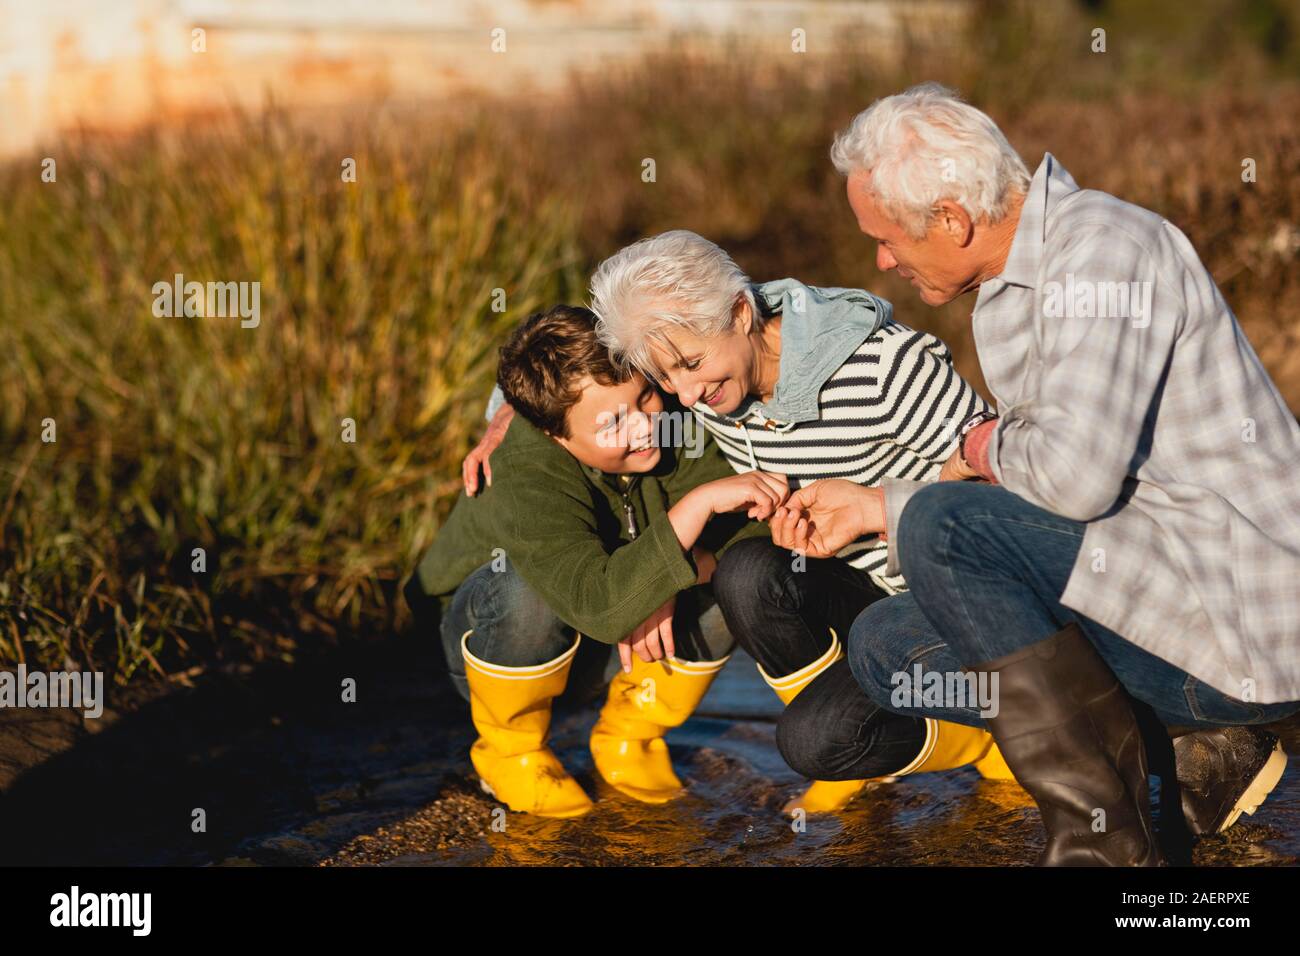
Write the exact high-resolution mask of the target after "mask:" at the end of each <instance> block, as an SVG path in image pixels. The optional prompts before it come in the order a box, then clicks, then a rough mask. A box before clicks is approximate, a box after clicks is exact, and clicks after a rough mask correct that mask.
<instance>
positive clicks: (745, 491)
mask: <svg viewBox="0 0 1300 956" xmlns="http://www.w3.org/2000/svg"><path fill="white" fill-rule="evenodd" d="M696 490H697V491H698V492H699V493H700V494H701V495H702V496H704V498H705V500H707V501H708V503H709V511H710V513H712V514H715V515H716V514H724V513H725V512H728V511H739V510H740V509H742V508H745V507H746V506H748V510H747V511H746V514H748V515H749V517H751V518H757V519H759V520H760V521H766V520H767V519H768V518H770V517H771V516H772V513H773V512H774V511H776V509H777V508H778V507H780V506H781V505H782V504H783V503H784V502H785V500H786V499H787V498H789V497H790V484H789V482H788V481H787V480H786V477H785V475H774V474H771V473H770V472H766V471H747V472H745V473H744V474H743V475H732V476H731V477H730V478H719V479H718V480H717V481H710V482H709V483H708V484H705V485H700V486H699V488H697V489H696Z"/></svg>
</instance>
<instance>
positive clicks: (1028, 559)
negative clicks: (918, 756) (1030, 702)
mask: <svg viewBox="0 0 1300 956" xmlns="http://www.w3.org/2000/svg"><path fill="white" fill-rule="evenodd" d="M1085 527H1086V525H1085V524H1083V523H1082V522H1078V521H1072V520H1070V519H1069V518H1062V517H1060V516H1059V515H1055V514H1052V513H1051V512H1049V511H1044V510H1043V509H1042V508H1038V507H1036V506H1034V505H1032V504H1030V503H1029V502H1027V501H1025V500H1024V499H1023V498H1020V497H1018V496H1016V495H1014V494H1012V493H1011V492H1010V491H1007V490H1006V489H1005V488H1002V487H1000V486H997V485H988V484H983V483H973V482H943V483H940V484H935V485H932V486H930V487H927V488H924V489H922V490H921V491H920V492H918V493H917V494H916V495H914V496H913V497H912V498H911V499H910V500H909V501H908V503H907V506H906V507H905V508H904V509H903V513H902V515H901V516H900V517H899V528H898V547H899V551H900V554H899V557H900V564H901V565H902V571H903V575H904V577H906V578H907V582H908V586H909V588H910V591H909V592H908V593H905V594H899V595H895V596H894V597H890V598H887V599H886V600H883V601H878V602H876V603H875V604H872V605H871V606H869V607H868V608H866V609H865V610H864V611H863V612H862V613H861V614H860V615H858V617H857V620H855V621H854V622H853V627H852V630H851V632H850V636H849V647H848V656H849V665H850V667H851V668H852V671H853V676H854V678H855V679H856V680H857V681H858V683H859V684H860V685H861V686H862V688H863V690H865V691H866V693H867V694H868V695H869V696H870V697H872V698H873V699H874V700H875V701H876V702H877V703H879V704H880V705H881V706H883V707H888V708H890V709H893V710H895V711H896V712H897V713H906V714H913V715H915V714H918V712H920V711H919V710H918V707H917V706H916V702H915V701H912V702H911V703H910V705H909V704H908V703H907V702H904V704H903V706H901V707H899V706H896V705H895V702H894V701H891V697H892V696H894V691H895V688H896V687H897V686H898V684H897V680H898V679H897V678H896V675H899V674H907V675H914V674H915V673H916V671H915V667H916V665H918V664H919V665H920V666H921V671H922V673H924V674H942V675H948V674H955V673H957V672H960V670H961V669H962V667H963V666H966V667H970V668H974V669H976V670H978V665H980V664H982V663H984V662H986V661H990V660H993V659H995V658H999V657H1003V656H1004V655H1007V654H1010V653H1012V652H1013V651H1016V650H1019V649H1020V648H1022V647H1026V646H1028V645H1030V644H1035V643H1037V642H1038V641H1041V640H1043V639H1044V638H1047V637H1050V636H1051V635H1052V634H1054V633H1056V632H1057V631H1059V630H1061V629H1062V628H1064V627H1065V626H1066V625H1068V624H1070V623H1074V624H1077V625H1078V626H1079V628H1080V629H1081V630H1082V631H1083V633H1084V634H1085V635H1086V636H1087V638H1088V639H1089V640H1090V641H1091V642H1092V644H1093V646H1094V647H1096V649H1097V652H1098V653H1099V654H1100V655H1101V657H1102V658H1103V659H1104V660H1105V661H1106V663H1107V664H1108V665H1109V666H1110V669H1111V670H1112V671H1114V673H1115V676H1116V677H1117V678H1118V679H1119V681H1120V683H1121V684H1123V685H1124V687H1125V688H1126V689H1127V690H1128V692H1129V694H1130V695H1131V696H1132V697H1134V698H1135V699H1137V700H1139V701H1143V702H1145V703H1146V704H1148V705H1150V707H1151V708H1152V710H1154V712H1155V714H1156V716H1157V717H1158V718H1159V719H1160V720H1161V721H1162V722H1163V723H1165V724H1166V725H1178V726H1204V727H1210V726H1224V725H1228V724H1262V723H1270V722H1272V721H1275V720H1280V719H1281V718H1283V717H1286V716H1288V715H1290V714H1293V713H1295V712H1296V711H1300V701H1298V702H1288V703H1275V704H1258V703H1251V702H1248V701H1241V700H1237V699H1235V698H1233V697H1229V696H1227V695H1226V694H1223V693H1221V692H1219V691H1217V690H1215V689H1214V688H1212V687H1210V686H1209V685H1207V684H1205V683H1203V682H1202V681H1199V680H1197V679H1196V678H1195V677H1193V676H1191V675H1190V674H1188V673H1187V672H1186V671H1183V670H1180V669H1179V668H1177V667H1175V666H1174V665H1173V664H1170V663H1169V662H1168V661H1165V660H1163V659H1161V658H1159V657H1156V656H1155V655H1154V654H1151V653H1149V652H1148V651H1145V650H1143V649H1142V648H1140V647H1138V646H1137V645H1136V644H1133V643H1131V642H1129V641H1126V640H1125V639H1124V638H1123V637H1122V636H1121V635H1119V634H1116V633H1115V632H1114V631H1111V630H1109V629H1107V628H1105V627H1102V626H1101V625H1100V624H1098V623H1097V622H1096V621H1093V620H1091V619H1089V618H1087V617H1085V616H1084V615H1082V614H1080V613H1078V612H1077V611H1073V610H1071V609H1070V608H1067V607H1065V606H1064V605H1063V604H1061V602H1060V597H1061V594H1062V593H1064V591H1065V585H1066V582H1067V581H1068V580H1069V577H1070V572H1071V570H1072V569H1073V567H1074V562H1075V558H1076V556H1077V555H1078V553H1079V548H1080V546H1081V544H1082V542H1083V533H1084V530H1085ZM922 710H923V712H924V714H925V716H930V717H936V718H940V719H943V720H951V721H954V722H956V723H962V724H969V725H972V726H981V725H982V724H983V721H982V719H981V717H980V707H979V706H978V705H977V704H976V703H975V702H972V701H969V700H959V699H956V697H955V696H954V698H953V699H949V700H945V701H944V702H943V703H942V704H940V705H934V704H928V703H927V704H926V705H925V706H924V707H923V708H922Z"/></svg>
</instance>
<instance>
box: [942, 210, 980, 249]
mask: <svg viewBox="0 0 1300 956" xmlns="http://www.w3.org/2000/svg"><path fill="white" fill-rule="evenodd" d="M936 220H937V222H938V224H939V228H941V229H942V230H943V231H944V233H945V234H947V236H948V238H949V239H951V240H952V242H953V243H954V244H955V245H957V246H959V247H961V248H963V249H964V248H965V247H966V246H968V245H970V243H971V240H972V239H974V238H975V223H974V221H973V220H972V219H971V217H970V213H968V212H967V211H966V210H965V209H963V208H962V207H961V206H959V205H957V204H956V203H955V202H952V201H951V200H947V199H945V200H944V201H943V202H941V203H939V209H938V215H937V217H936Z"/></svg>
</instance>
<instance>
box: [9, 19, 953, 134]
mask: <svg viewBox="0 0 1300 956" xmlns="http://www.w3.org/2000/svg"><path fill="white" fill-rule="evenodd" d="M965 12H966V3H965V2H964V0H911V2H907V0H0V154H13V153H17V152H22V151H25V150H29V149H32V148H34V147H35V146H37V145H39V144H44V143H49V142H52V141H54V140H55V139H57V137H58V135H59V134H60V133H61V132H63V131H66V130H68V129H76V128H90V129H112V130H120V129H129V128H131V127H132V126H135V125H138V124H140V123H142V122H148V121H151V120H155V119H164V120H167V119H173V118H183V117H192V116H196V115H197V116H202V115H205V114H208V115H210V114H211V113H213V112H218V111H222V110H228V109H230V108H231V107H236V106H237V107H241V108H244V109H256V108H258V107H259V106H261V105H262V104H264V103H265V102H266V101H267V99H268V97H270V98H273V99H274V100H275V102H277V103H280V104H284V105H290V106H320V105H330V104H335V103H344V102H349V101H363V102H364V101H373V100H374V99H375V98H390V97H391V98H402V99H416V98H422V97H445V96H448V95H455V94H457V93H460V92H462V91H466V90H471V89H488V90H496V91H504V90H515V89H521V88H522V89H526V88H541V89H544V88H546V87H548V86H552V85H554V84H556V83H558V82H560V81H562V80H563V79H564V77H565V76H567V74H568V72H569V71H570V70H586V69H594V68H598V67H599V65H601V64H602V63H608V62H609V61H610V59H611V58H613V59H618V58H624V57H628V56H632V55H635V54H638V53H641V52H643V51H645V50H646V49H648V48H652V47H654V46H655V45H658V44H663V43H666V42H668V41H669V40H670V39H675V40H676V41H678V42H684V43H686V44H687V45H691V44H700V45H709V44H715V45H716V44H717V43H718V42H720V41H723V40H725V39H727V38H734V37H740V38H742V39H743V40H744V43H745V47H746V50H752V51H753V52H754V53H760V54H761V53H771V54H777V53H782V54H785V53H789V52H790V51H791V43H792V36H793V35H794V31H795V30H803V31H804V42H805V43H806V45H807V50H808V53H809V54H813V55H815V53H816V52H817V50H819V49H821V50H826V49H829V47H830V44H832V43H833V42H834V40H835V38H836V36H837V34H841V33H843V32H845V31H847V30H850V29H856V30H860V31H862V35H863V36H865V37H868V38H869V39H870V49H869V50H868V49H864V55H879V56H882V57H883V56H888V55H889V54H890V52H891V51H893V50H896V49H897V47H898V39H899V37H900V35H901V31H902V30H903V29H904V24H906V25H907V28H908V29H922V30H930V29H935V28H939V29H942V28H945V27H946V28H948V29H951V28H953V27H955V26H957V23H956V22H955V21H956V20H957V19H960V18H962V17H963V16H964V14H965Z"/></svg>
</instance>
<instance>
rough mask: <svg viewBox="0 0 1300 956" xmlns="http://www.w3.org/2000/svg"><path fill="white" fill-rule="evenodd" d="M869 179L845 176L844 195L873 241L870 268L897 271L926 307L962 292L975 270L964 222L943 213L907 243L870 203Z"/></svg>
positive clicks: (867, 175)
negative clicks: (845, 193)
mask: <svg viewBox="0 0 1300 956" xmlns="http://www.w3.org/2000/svg"><path fill="white" fill-rule="evenodd" d="M870 185H871V175H870V173H865V172H862V171H860V170H858V171H855V172H853V173H851V174H850V175H849V178H848V187H847V188H848V197H849V205H850V206H852V207H853V214H854V215H855V216H857V219H858V228H859V229H861V230H862V232H863V233H865V234H866V235H867V236H869V237H870V238H872V239H874V240H876V243H877V245H876V268H878V269H879V270H880V271H881V272H888V271H890V270H891V269H897V270H898V274H899V275H900V276H902V277H903V278H904V279H907V280H908V281H909V282H911V283H912V285H913V286H914V287H915V288H916V291H917V292H918V293H919V294H920V296H921V301H922V302H924V303H925V304H926V305H943V304H944V303H945V302H951V301H952V300H953V299H955V298H957V296H959V295H961V294H962V293H963V292H966V291H968V290H969V289H970V288H972V287H973V285H976V284H978V283H977V282H976V281H975V275H976V273H977V272H978V268H977V266H976V264H975V262H974V261H973V260H972V257H971V255H970V244H971V235H970V224H969V219H967V220H966V222H965V223H962V222H954V221H953V218H952V217H953V215H954V214H955V215H956V217H957V218H958V219H961V218H963V215H962V213H961V210H959V209H955V207H954V209H955V213H954V211H953V210H949V209H948V207H949V206H951V205H952V204H944V210H945V214H942V215H940V216H938V217H936V218H935V220H934V221H933V222H931V224H930V226H929V227H928V229H927V230H926V233H925V236H924V237H922V238H921V239H913V238H912V237H911V236H909V235H908V234H907V232H906V230H904V229H903V228H902V226H899V225H898V224H897V223H895V222H893V221H892V220H891V219H890V218H889V217H888V216H887V215H885V213H884V211H883V210H882V209H881V208H880V206H879V205H878V204H877V202H876V197H875V194H874V193H872V192H871V189H870Z"/></svg>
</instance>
